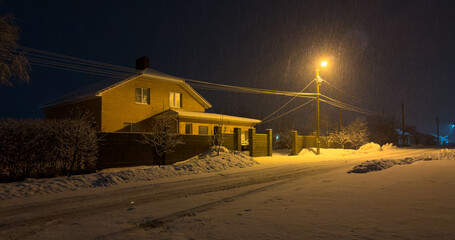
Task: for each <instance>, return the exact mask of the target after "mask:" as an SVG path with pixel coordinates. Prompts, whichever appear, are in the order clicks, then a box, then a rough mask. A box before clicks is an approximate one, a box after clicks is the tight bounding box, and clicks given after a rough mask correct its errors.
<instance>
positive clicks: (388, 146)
mask: <svg viewBox="0 0 455 240" xmlns="http://www.w3.org/2000/svg"><path fill="white" fill-rule="evenodd" d="M396 149H398V147H396V146H394V145H393V143H386V144H384V145H382V147H381V150H382V151H389V150H396Z"/></svg>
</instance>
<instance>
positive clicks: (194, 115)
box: [159, 109, 261, 124]
mask: <svg viewBox="0 0 455 240" xmlns="http://www.w3.org/2000/svg"><path fill="white" fill-rule="evenodd" d="M167 111H170V112H172V113H174V114H177V115H178V117H186V118H191V119H198V120H210V121H226V122H235V123H254V124H257V123H260V122H261V120H258V119H253V118H244V117H237V116H230V115H224V114H218V113H205V112H192V111H184V110H180V109H170V110H167ZM167 111H165V112H167ZM163 113H164V112H163ZM161 114H162V113H161ZM159 115H160V114H159Z"/></svg>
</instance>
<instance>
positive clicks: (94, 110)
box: [44, 97, 101, 131]
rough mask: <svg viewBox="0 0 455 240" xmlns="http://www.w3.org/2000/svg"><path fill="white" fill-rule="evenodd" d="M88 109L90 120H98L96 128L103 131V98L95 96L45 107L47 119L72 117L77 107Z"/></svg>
mask: <svg viewBox="0 0 455 240" xmlns="http://www.w3.org/2000/svg"><path fill="white" fill-rule="evenodd" d="M78 108H79V109H80V110H81V111H88V112H89V113H90V115H91V116H90V118H91V119H89V120H90V121H93V122H96V130H97V131H101V98H100V97H95V98H92V99H88V100H85V101H80V102H76V103H70V104H62V105H57V106H51V107H47V108H45V109H44V118H45V119H65V118H70V117H71V115H72V113H74V112H75V111H76V109H78Z"/></svg>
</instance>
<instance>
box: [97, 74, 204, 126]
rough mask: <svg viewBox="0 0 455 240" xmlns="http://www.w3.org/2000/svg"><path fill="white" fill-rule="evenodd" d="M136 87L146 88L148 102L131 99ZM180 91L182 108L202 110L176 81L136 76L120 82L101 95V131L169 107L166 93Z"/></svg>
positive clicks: (145, 117)
mask: <svg viewBox="0 0 455 240" xmlns="http://www.w3.org/2000/svg"><path fill="white" fill-rule="evenodd" d="M136 88H150V104H141V103H136V102H135V89H136ZM170 92H179V93H182V99H181V102H182V108H181V109H183V110H185V111H195V112H204V111H205V108H204V106H202V105H201V104H200V103H198V102H197V101H196V100H195V99H194V98H193V97H192V96H191V95H190V94H189V93H188V92H187V91H186V90H185V89H183V88H182V87H181V86H180V85H179V84H177V83H170V82H165V81H160V80H151V79H148V78H141V77H140V78H137V79H134V80H132V81H129V82H127V83H124V84H121V85H119V86H117V87H115V88H112V89H111V90H108V91H106V92H104V93H103V94H102V98H103V101H102V110H103V111H102V116H101V119H102V129H101V130H102V131H104V132H116V131H121V130H122V129H123V127H124V123H137V122H140V121H142V120H144V119H147V118H150V117H152V116H153V115H156V114H158V113H160V112H163V111H165V110H167V109H169V93H170Z"/></svg>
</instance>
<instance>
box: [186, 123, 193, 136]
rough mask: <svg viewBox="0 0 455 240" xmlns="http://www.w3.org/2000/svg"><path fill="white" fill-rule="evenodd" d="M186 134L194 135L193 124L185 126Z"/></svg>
mask: <svg viewBox="0 0 455 240" xmlns="http://www.w3.org/2000/svg"><path fill="white" fill-rule="evenodd" d="M185 134H193V124H192V123H187V124H185Z"/></svg>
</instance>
